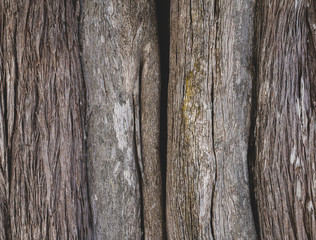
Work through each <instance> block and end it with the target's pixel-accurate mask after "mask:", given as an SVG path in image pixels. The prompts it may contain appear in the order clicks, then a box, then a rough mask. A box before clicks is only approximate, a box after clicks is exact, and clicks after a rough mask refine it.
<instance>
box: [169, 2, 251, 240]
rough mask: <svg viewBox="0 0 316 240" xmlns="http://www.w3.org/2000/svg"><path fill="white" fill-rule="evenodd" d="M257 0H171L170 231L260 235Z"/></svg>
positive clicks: (198, 235)
mask: <svg viewBox="0 0 316 240" xmlns="http://www.w3.org/2000/svg"><path fill="white" fill-rule="evenodd" d="M253 12H254V1H253V0H247V1H232V0H223V1H215V0H206V1H198V0H181V1H180V0H172V1H171V22H170V26H171V46H170V47H171V52H170V54H171V55H170V80H169V81H170V83H169V105H168V108H169V109H168V118H169V119H168V158H167V159H168V167H167V168H168V169H167V231H168V237H169V239H256V233H255V228H254V223H253V219H252V213H251V207H250V197H249V187H248V169H247V148H248V134H249V128H250V94H251V87H252V76H251V69H250V66H251V55H252V38H253V18H254V17H253Z"/></svg>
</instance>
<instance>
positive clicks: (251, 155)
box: [247, 2, 260, 240]
mask: <svg viewBox="0 0 316 240" xmlns="http://www.w3.org/2000/svg"><path fill="white" fill-rule="evenodd" d="M255 11H256V13H255V15H254V16H257V15H258V14H259V12H258V2H257V3H256V6H255ZM258 21H259V19H258V17H256V18H255V19H254V38H253V46H254V47H253V52H252V63H250V66H251V74H252V93H251V111H250V130H249V139H248V151H247V162H248V176H249V194H250V205H251V209H252V216H253V221H254V225H255V230H256V233H257V239H258V240H260V226H259V213H258V204H257V201H256V196H255V164H256V143H255V127H256V118H257V108H258V80H257V78H258V60H257V55H258V40H257V36H258V34H259V30H258V29H257V23H258Z"/></svg>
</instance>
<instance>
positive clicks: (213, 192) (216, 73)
mask: <svg viewBox="0 0 316 240" xmlns="http://www.w3.org/2000/svg"><path fill="white" fill-rule="evenodd" d="M218 17H219V2H218V1H217V0H216V1H215V2H214V19H215V25H216V28H215V29H216V30H215V31H216V32H215V34H216V35H215V46H214V47H215V51H216V52H215V69H214V70H213V76H212V85H211V101H212V103H211V104H212V143H213V144H212V145H213V154H214V159H215V177H214V183H213V187H212V200H211V223H210V227H211V233H212V236H213V239H214V240H215V239H216V237H215V226H214V224H215V223H214V201H215V197H216V183H217V171H218V165H217V158H216V151H215V136H214V135H215V133H214V130H215V127H214V121H215V120H214V98H215V97H214V82H215V78H216V76H217V75H219V74H220V73H219V71H220V69H219V64H220V59H219V58H218V46H217V41H218V39H217V38H218V28H219V25H218Z"/></svg>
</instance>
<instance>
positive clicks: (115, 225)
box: [81, 0, 163, 239]
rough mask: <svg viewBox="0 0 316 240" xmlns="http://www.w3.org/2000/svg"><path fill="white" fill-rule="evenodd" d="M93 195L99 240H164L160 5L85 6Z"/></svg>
mask: <svg viewBox="0 0 316 240" xmlns="http://www.w3.org/2000/svg"><path fill="white" fill-rule="evenodd" d="M82 16H83V17H82V19H81V24H82V46H83V67H84V76H85V82H86V86H87V104H88V106H87V134H88V135H87V144H88V145H87V146H88V161H89V187H90V189H89V191H90V196H91V204H92V209H93V223H94V232H95V238H96V239H141V238H142V236H143V234H144V237H145V239H162V232H163V231H162V211H163V210H162V199H161V191H162V189H161V172H160V163H159V96H160V74H159V55H158V41H157V33H156V31H157V29H156V22H155V10H154V2H153V1H147V0H141V1H139V0H132V1H90V0H85V1H83V12H82Z"/></svg>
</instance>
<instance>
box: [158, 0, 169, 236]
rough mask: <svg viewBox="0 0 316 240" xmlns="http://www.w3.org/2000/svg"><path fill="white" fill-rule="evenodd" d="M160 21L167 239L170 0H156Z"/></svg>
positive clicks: (161, 159) (161, 103)
mask: <svg viewBox="0 0 316 240" xmlns="http://www.w3.org/2000/svg"><path fill="white" fill-rule="evenodd" d="M156 14H157V22H158V36H159V49H160V51H159V53H160V74H161V95H160V164H161V178H162V193H163V194H162V203H163V209H164V212H163V224H164V225H163V231H164V232H163V235H164V239H167V226H166V211H165V210H166V179H167V138H168V135H167V112H168V111H167V105H168V102H167V100H168V82H169V48H170V17H169V15H170V0H159V1H158V0H157V1H156Z"/></svg>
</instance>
